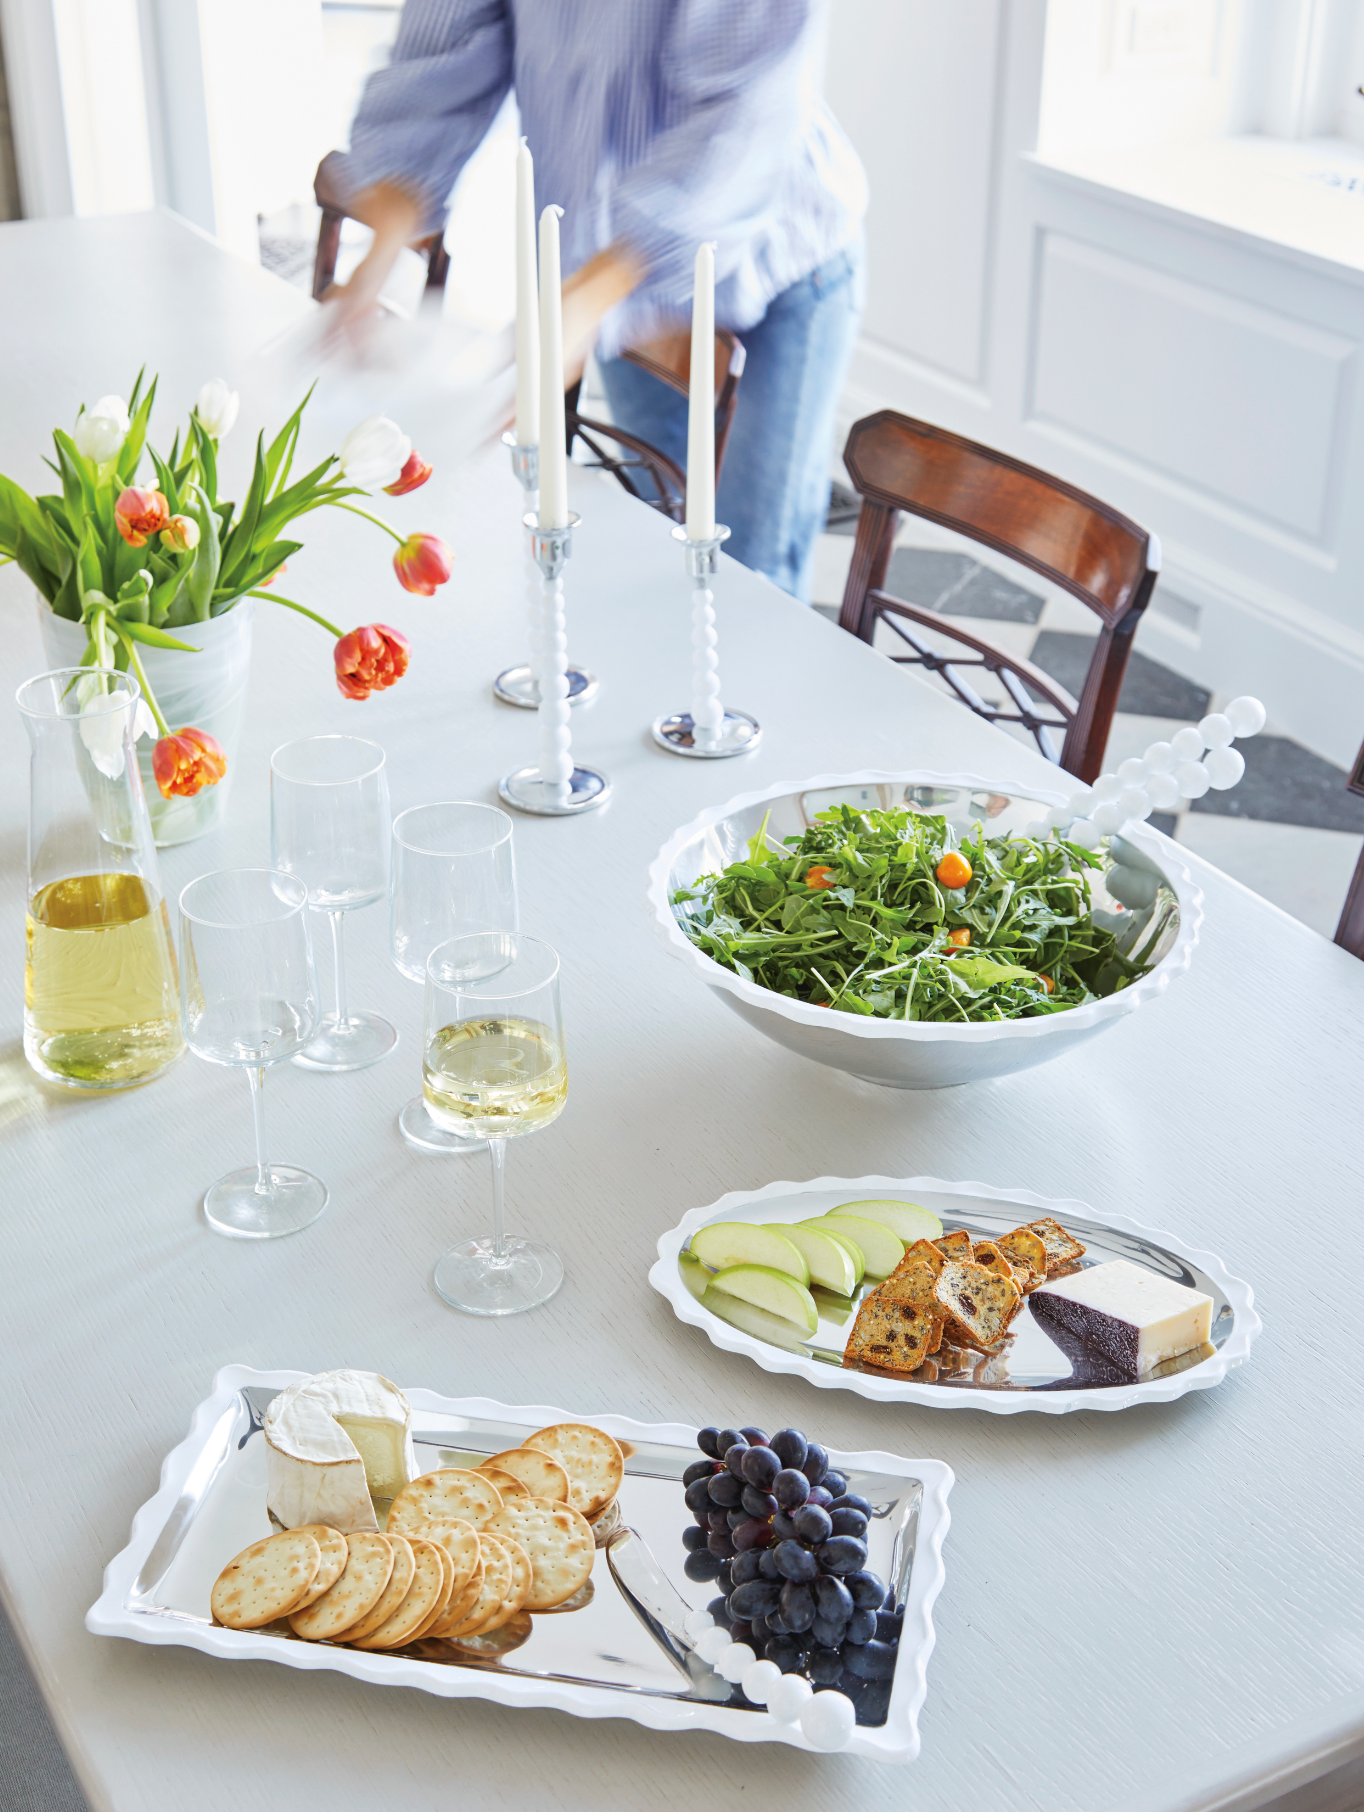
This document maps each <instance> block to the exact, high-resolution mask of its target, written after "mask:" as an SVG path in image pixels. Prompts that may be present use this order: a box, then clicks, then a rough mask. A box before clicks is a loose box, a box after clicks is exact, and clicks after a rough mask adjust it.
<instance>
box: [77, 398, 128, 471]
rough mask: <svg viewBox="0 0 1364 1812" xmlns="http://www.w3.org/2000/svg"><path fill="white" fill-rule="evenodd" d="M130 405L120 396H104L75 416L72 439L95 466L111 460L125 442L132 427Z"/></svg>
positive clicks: (78, 449) (81, 452)
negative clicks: (129, 417)
mask: <svg viewBox="0 0 1364 1812" xmlns="http://www.w3.org/2000/svg"><path fill="white" fill-rule="evenodd" d="M130 425H131V424H130V423H129V420H128V405H127V404H126V403H125V402H124V400H123V398H122V397H121V396H102V397H101V398H100V399H99V401H98V402H97V403H96V404H95V406H94V408H93V409H82V410H81V412H80V414H79V415H78V416H77V417H76V431H75V433H74V434H73V435H72V439H73V440H74V441H75V443H76V451H77V452H78V453H80V454H81V455H82V456H83V457H84V458H86V459H93V460H94V462H95V464H96V465H103V464H104V462H105V461H106V460H109V459H112V458H113V457H114V455H115V453H117V452H118V450H119V448H120V447H121V446H122V445H123V441H124V437H125V436H126V435H127V432H128V429H129V427H130Z"/></svg>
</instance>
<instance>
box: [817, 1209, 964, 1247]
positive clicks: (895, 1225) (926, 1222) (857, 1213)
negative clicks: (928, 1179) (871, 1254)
mask: <svg viewBox="0 0 1364 1812" xmlns="http://www.w3.org/2000/svg"><path fill="white" fill-rule="evenodd" d="M829 1213H830V1214H838V1215H845V1214H850V1215H853V1216H854V1217H855V1218H856V1219H857V1220H861V1221H879V1222H880V1223H881V1225H882V1226H883V1227H889V1228H890V1230H891V1232H892V1233H895V1234H898V1235H899V1237H900V1238H901V1239H902V1240H903V1241H904V1242H905V1244H906V1245H907V1246H912V1245H913V1244H914V1242H915V1240H916V1239H940V1238H941V1237H942V1222H941V1221H940V1220H939V1219H938V1217H937V1215H936V1214H934V1213H932V1212H931V1210H929V1209H927V1208H921V1207H920V1206H919V1204H918V1203H917V1202H844V1203H843V1205H842V1206H841V1207H839V1208H831V1209H830V1210H829Z"/></svg>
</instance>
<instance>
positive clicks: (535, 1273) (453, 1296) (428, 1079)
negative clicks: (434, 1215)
mask: <svg viewBox="0 0 1364 1812" xmlns="http://www.w3.org/2000/svg"><path fill="white" fill-rule="evenodd" d="M422 1092H423V1094H424V1095H425V1098H426V1108H427V1112H428V1113H429V1114H430V1115H431V1118H432V1119H433V1120H434V1121H435V1122H436V1124H437V1125H438V1126H443V1127H446V1128H447V1129H448V1130H449V1131H451V1132H461V1131H462V1132H464V1133H465V1134H467V1135H469V1136H472V1137H474V1138H482V1139H486V1140H487V1141H488V1152H489V1156H490V1158H491V1160H492V1167H493V1230H492V1233H491V1234H490V1235H486V1236H483V1237H480V1238H477V1239H470V1240H465V1241H463V1243H462V1244H460V1245H458V1246H453V1247H452V1248H451V1249H450V1251H448V1252H447V1253H446V1254H445V1256H444V1257H443V1258H442V1259H441V1260H440V1261H439V1263H438V1264H437V1265H436V1269H435V1277H434V1281H435V1285H436V1290H437V1292H438V1294H439V1295H440V1296H442V1297H443V1298H444V1300H445V1301H446V1302H448V1303H449V1304H450V1305H451V1306H452V1307H453V1308H456V1309H465V1310H467V1311H468V1313H469V1314H471V1315H515V1314H517V1313H518V1312H519V1311H520V1310H522V1309H533V1308H534V1307H535V1306H536V1305H537V1303H542V1302H547V1301H548V1300H549V1298H550V1297H551V1296H553V1294H554V1292H555V1291H556V1290H557V1289H558V1288H559V1285H560V1284H561V1283H562V1282H563V1280H564V1268H563V1264H562V1261H561V1260H560V1258H559V1255H558V1253H557V1252H555V1251H554V1250H553V1249H552V1248H551V1247H549V1246H545V1245H541V1244H540V1243H539V1242H538V1241H536V1240H527V1239H519V1238H515V1239H514V1238H511V1237H509V1236H508V1234H507V1232H506V1229H505V1226H504V1223H503V1187H504V1174H505V1165H506V1148H507V1140H508V1139H510V1138H516V1137H519V1136H520V1135H521V1134H523V1133H531V1132H538V1131H539V1130H540V1128H541V1127H543V1126H548V1125H549V1123H550V1121H551V1120H556V1119H558V1117H559V1115H560V1114H561V1113H562V1112H563V1106H564V1102H565V1101H566V1100H567V1098H568V1069H567V1066H566V1063H565V1058H564V1027H563V1011H562V1008H561V1006H560V1003H559V958H558V957H557V955H556V954H555V953H554V951H553V950H551V949H550V947H549V945H548V944H542V943H541V942H540V940H539V939H538V938H533V937H527V936H526V935H525V934H524V933H523V932H517V931H482V932H475V933H473V934H471V935H469V936H466V937H456V938H450V939H449V940H448V941H447V942H445V943H443V944H438V945H437V946H436V948H435V949H434V950H433V951H432V952H431V955H430V956H429V957H428V959H427V964H426V1023H425V1029H424V1033H423V1048H422Z"/></svg>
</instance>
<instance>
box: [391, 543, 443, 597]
mask: <svg viewBox="0 0 1364 1812" xmlns="http://www.w3.org/2000/svg"><path fill="white" fill-rule="evenodd" d="M454 564H455V556H454V555H453V554H452V553H451V552H450V550H449V548H448V547H447V546H446V545H445V543H444V542H443V541H442V540H441V539H440V538H439V537H438V536H436V535H409V536H408V537H407V540H406V541H404V542H403V544H402V546H401V547H400V548H399V549H398V551H397V553H396V554H394V556H393V570H394V572H395V573H397V575H398V583H399V585H401V586H402V588H403V590H404V591H415V592H417V593H418V594H419V595H420V596H421V597H423V598H429V597H430V596H431V595H432V593H433V592H434V591H435V589H436V587H437V586H438V585H444V583H445V581H446V580H447V579H448V578H449V577H450V571H451V568H452V567H453V566H454Z"/></svg>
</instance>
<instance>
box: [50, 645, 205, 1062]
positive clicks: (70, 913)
mask: <svg viewBox="0 0 1364 1812" xmlns="http://www.w3.org/2000/svg"><path fill="white" fill-rule="evenodd" d="M17 696H18V703H19V709H20V711H21V712H22V713H23V719H24V728H25V729H26V730H27V731H28V735H29V741H30V743H31V744H32V754H31V760H30V767H29V819H28V938H27V947H26V952H25V966H24V1055H25V1056H26V1057H27V1058H28V1061H29V1062H30V1063H31V1064H32V1066H33V1068H34V1069H35V1070H37V1072H38V1074H39V1075H40V1076H44V1077H46V1078H47V1080H48V1081H49V1082H60V1083H63V1084H64V1085H65V1086H66V1087H67V1088H86V1089H115V1088H131V1087H132V1086H133V1085H134V1084H136V1083H139V1082H148V1081H150V1080H151V1078H152V1077H153V1076H159V1075H160V1074H161V1072H162V1070H164V1069H165V1068H167V1066H168V1065H169V1064H171V1063H173V1062H174V1061H175V1059H176V1058H177V1057H178V1056H179V1055H180V1053H181V1051H182V1050H183V1049H184V1040H183V1038H182V1036H181V1032H180V994H179V977H178V975H177V972H176V966H175V949H174V946H173V945H172V943H171V936H170V925H169V921H168V919H167V916H166V906H165V901H164V899H163V898H162V894H161V875H160V870H159V868H158V866H157V860H156V846H155V844H154V843H153V841H152V828H151V820H150V818H149V817H148V814H147V800H146V796H145V795H144V793H143V791H142V778H141V775H140V774H139V773H138V767H137V756H136V753H135V748H134V737H135V730H136V727H137V726H136V720H137V717H138V714H139V709H140V704H141V693H140V691H139V689H138V685H137V682H136V680H134V679H133V678H131V676H130V675H128V674H126V673H110V672H105V671H100V670H96V669H92V668H89V667H61V668H58V669H57V670H56V671H55V672H52V673H41V674H39V675H38V677H37V678H36V679H31V680H28V681H27V682H26V683H25V684H24V685H22V686H21V687H20V688H19V692H18V695H17Z"/></svg>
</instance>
